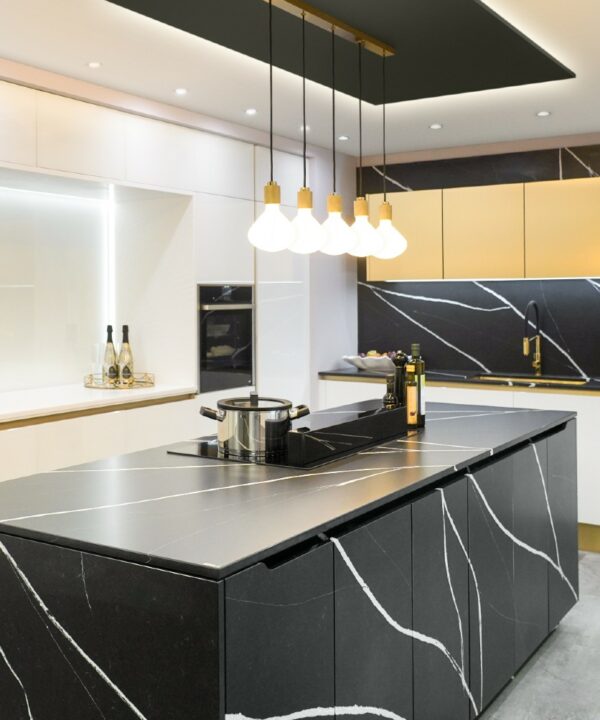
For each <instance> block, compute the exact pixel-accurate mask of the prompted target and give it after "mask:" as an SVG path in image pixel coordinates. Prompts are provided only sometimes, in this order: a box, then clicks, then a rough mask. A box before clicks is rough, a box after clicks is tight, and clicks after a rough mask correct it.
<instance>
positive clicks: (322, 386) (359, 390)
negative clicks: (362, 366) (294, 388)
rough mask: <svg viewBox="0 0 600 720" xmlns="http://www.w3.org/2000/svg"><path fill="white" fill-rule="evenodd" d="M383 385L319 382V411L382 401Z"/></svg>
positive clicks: (357, 382) (377, 383)
mask: <svg viewBox="0 0 600 720" xmlns="http://www.w3.org/2000/svg"><path fill="white" fill-rule="evenodd" d="M384 395H385V383H384V382H383V380H382V381H381V382H361V381H349V380H348V381H346V380H320V381H319V401H320V402H319V410H325V409H327V408H333V407H339V406H340V405H350V404H351V403H355V402H362V401H363V400H375V399H377V398H381V399H383V396H384Z"/></svg>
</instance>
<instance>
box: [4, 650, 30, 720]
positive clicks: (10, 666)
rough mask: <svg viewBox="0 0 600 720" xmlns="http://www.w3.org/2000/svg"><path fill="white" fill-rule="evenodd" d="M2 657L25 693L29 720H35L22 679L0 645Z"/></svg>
mask: <svg viewBox="0 0 600 720" xmlns="http://www.w3.org/2000/svg"><path fill="white" fill-rule="evenodd" d="M0 657H1V658H2V659H3V660H4V663H5V664H6V667H7V668H8V669H9V670H10V673H11V675H12V676H13V677H14V679H15V680H16V681H17V683H18V684H19V687H20V688H21V690H22V691H23V696H24V698H25V705H26V706H27V714H28V715H29V720H33V715H32V714H31V707H30V705H29V698H28V697H27V691H26V690H25V686H24V685H23V683H22V682H21V678H20V677H19V676H18V675H17V673H16V671H15V669H14V668H13V666H12V665H11V664H10V662H9V660H8V658H7V657H6V653H5V652H4V649H3V647H2V645H0Z"/></svg>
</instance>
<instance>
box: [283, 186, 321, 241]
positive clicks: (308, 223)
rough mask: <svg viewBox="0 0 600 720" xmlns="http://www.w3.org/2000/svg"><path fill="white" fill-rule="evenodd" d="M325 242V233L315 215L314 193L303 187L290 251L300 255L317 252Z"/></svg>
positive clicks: (293, 223) (293, 226)
mask: <svg viewBox="0 0 600 720" xmlns="http://www.w3.org/2000/svg"><path fill="white" fill-rule="evenodd" d="M324 242H325V232H324V230H323V228H322V227H321V225H320V224H319V222H318V220H317V219H316V218H315V216H314V215H313V203H312V192H311V190H310V188H307V187H303V188H300V190H299V191H298V213H297V214H296V217H295V218H294V219H293V220H292V242H291V244H290V246H289V249H290V250H291V251H292V252H295V253H298V254H299V255H309V254H310V253H314V252H317V250H320V249H321V247H322V246H323V243H324Z"/></svg>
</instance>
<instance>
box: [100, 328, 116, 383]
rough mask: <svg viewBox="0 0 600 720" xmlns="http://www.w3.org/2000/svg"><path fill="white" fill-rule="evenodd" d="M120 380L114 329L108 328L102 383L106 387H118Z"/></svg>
mask: <svg viewBox="0 0 600 720" xmlns="http://www.w3.org/2000/svg"><path fill="white" fill-rule="evenodd" d="M118 379H119V368H118V366H117V353H116V351H115V345H114V343H113V327H112V325H107V326H106V347H105V348H104V360H103V361H102V382H103V383H104V384H105V385H116V383H117V381H118Z"/></svg>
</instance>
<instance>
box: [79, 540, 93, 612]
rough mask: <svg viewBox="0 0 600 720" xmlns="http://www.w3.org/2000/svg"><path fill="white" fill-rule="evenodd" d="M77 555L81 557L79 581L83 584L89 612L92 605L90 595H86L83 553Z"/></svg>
mask: <svg viewBox="0 0 600 720" xmlns="http://www.w3.org/2000/svg"><path fill="white" fill-rule="evenodd" d="M79 557H80V558H81V583H82V585H83V592H84V594H85V601H86V603H87V606H88V608H89V609H90V612H93V610H92V605H91V603H90V596H89V595H88V589H87V580H86V578H85V565H84V560H83V553H79Z"/></svg>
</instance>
